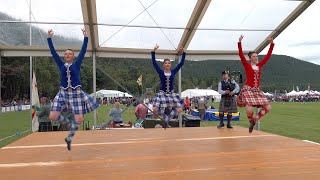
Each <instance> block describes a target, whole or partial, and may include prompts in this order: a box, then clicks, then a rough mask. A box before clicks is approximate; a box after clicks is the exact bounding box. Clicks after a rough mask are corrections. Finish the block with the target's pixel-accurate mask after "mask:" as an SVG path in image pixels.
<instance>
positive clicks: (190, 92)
mask: <svg viewBox="0 0 320 180" xmlns="http://www.w3.org/2000/svg"><path fill="white" fill-rule="evenodd" d="M202 96H213V97H214V98H215V99H216V100H220V99H221V95H220V94H219V93H218V92H217V91H215V90H212V89H187V90H185V91H183V92H181V98H185V97H189V98H190V97H202Z"/></svg>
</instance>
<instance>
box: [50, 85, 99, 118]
mask: <svg viewBox="0 0 320 180" xmlns="http://www.w3.org/2000/svg"><path fill="white" fill-rule="evenodd" d="M98 107H99V104H98V103H97V102H96V101H95V100H94V99H93V97H91V96H89V95H88V94H87V93H85V92H83V91H82V90H81V87H77V88H75V89H73V88H68V89H62V88H60V91H59V92H58V94H57V95H56V97H55V98H54V100H53V103H52V105H51V111H60V112H62V111H63V112H66V111H68V112H72V113H74V114H86V113H89V112H91V111H93V110H95V109H96V108H98Z"/></svg>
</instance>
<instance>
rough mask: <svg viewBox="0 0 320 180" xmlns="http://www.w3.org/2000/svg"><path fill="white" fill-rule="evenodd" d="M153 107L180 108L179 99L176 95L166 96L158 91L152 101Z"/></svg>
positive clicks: (172, 93)
mask: <svg viewBox="0 0 320 180" xmlns="http://www.w3.org/2000/svg"><path fill="white" fill-rule="evenodd" d="M153 106H154V107H157V108H166V107H171V108H173V107H174V108H181V107H182V105H181V99H180V97H179V95H176V94H175V93H174V92H171V93H170V94H166V93H165V92H164V91H159V92H158V94H157V96H156V98H155V100H154V101H153Z"/></svg>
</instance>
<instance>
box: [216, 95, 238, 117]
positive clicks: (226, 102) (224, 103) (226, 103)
mask: <svg viewBox="0 0 320 180" xmlns="http://www.w3.org/2000/svg"><path fill="white" fill-rule="evenodd" d="M219 112H228V113H235V112H238V109H237V103H236V97H235V96H221V100H220V104H219Z"/></svg>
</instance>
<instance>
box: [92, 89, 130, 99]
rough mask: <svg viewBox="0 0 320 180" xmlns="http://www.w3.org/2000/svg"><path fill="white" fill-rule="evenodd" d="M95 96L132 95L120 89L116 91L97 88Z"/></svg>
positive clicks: (121, 96) (114, 96)
mask: <svg viewBox="0 0 320 180" xmlns="http://www.w3.org/2000/svg"><path fill="white" fill-rule="evenodd" d="M91 96H93V93H92V94H91ZM96 97H97V98H100V99H102V98H105V97H106V98H118V97H120V98H123V97H133V96H132V95H131V94H128V93H125V92H121V91H117V90H104V89H102V90H99V91H97V92H96Z"/></svg>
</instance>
